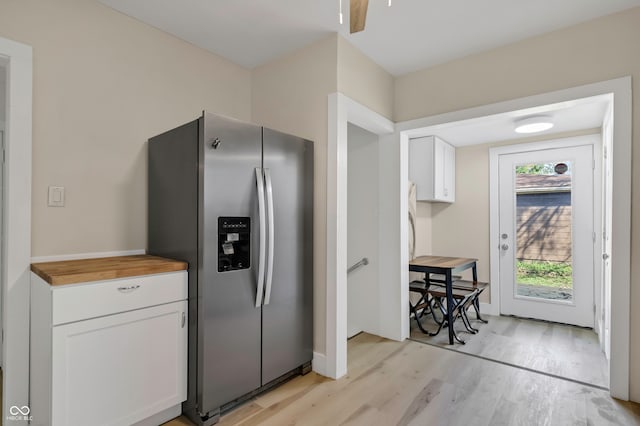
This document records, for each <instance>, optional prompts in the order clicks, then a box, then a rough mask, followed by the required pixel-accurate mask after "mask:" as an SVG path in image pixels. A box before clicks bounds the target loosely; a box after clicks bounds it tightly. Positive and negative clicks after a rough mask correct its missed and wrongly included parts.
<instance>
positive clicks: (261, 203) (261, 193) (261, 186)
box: [256, 167, 267, 308]
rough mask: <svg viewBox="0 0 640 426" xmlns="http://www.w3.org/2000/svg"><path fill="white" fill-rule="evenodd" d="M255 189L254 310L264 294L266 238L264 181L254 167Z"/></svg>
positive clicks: (260, 170)
mask: <svg viewBox="0 0 640 426" xmlns="http://www.w3.org/2000/svg"><path fill="white" fill-rule="evenodd" d="M256 187H257V189H258V216H259V220H260V243H259V245H260V247H259V251H258V289H257V291H256V308H259V307H260V306H262V296H263V293H264V262H265V248H266V244H267V243H266V241H265V240H266V237H267V229H266V228H267V226H266V225H267V223H266V222H267V219H266V217H265V211H264V180H263V179H262V169H261V168H260V167H256Z"/></svg>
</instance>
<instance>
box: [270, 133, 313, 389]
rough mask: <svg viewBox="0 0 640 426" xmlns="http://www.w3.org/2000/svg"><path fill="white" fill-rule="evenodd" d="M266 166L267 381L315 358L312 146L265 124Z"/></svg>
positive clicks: (308, 142)
mask: <svg viewBox="0 0 640 426" xmlns="http://www.w3.org/2000/svg"><path fill="white" fill-rule="evenodd" d="M263 167H264V170H265V177H267V185H266V193H267V196H268V195H269V192H271V193H272V197H273V199H272V201H273V225H274V227H273V236H274V239H273V251H272V252H271V253H268V255H267V258H268V259H269V258H270V256H271V255H272V256H273V276H272V280H271V285H269V277H267V280H266V281H267V284H266V294H265V305H264V306H263V308H262V384H263V385H264V384H266V383H268V382H270V381H272V380H274V379H276V378H278V377H279V376H281V375H283V374H285V373H287V372H289V371H290V370H292V369H294V368H296V367H298V366H300V365H302V364H304V363H306V362H309V361H311V358H312V356H313V144H312V143H311V142H310V141H307V140H304V139H300V138H297V137H294V136H290V135H285V134H282V133H279V132H276V131H274V130H270V129H266V128H265V129H263ZM269 180H270V181H271V182H270V183H271V187H269ZM267 204H269V202H267ZM270 233H271V232H269V234H270ZM269 245H270V244H268V246H269ZM269 269H270V268H269V260H267V272H268V271H269ZM269 292H270V294H269Z"/></svg>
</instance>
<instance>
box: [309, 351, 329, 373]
mask: <svg viewBox="0 0 640 426" xmlns="http://www.w3.org/2000/svg"><path fill="white" fill-rule="evenodd" d="M311 369H312V370H313V371H315V372H316V373H318V374H319V375H321V376H325V377H329V374H328V373H327V357H326V356H324V354H321V353H319V352H314V353H313V359H312V360H311Z"/></svg>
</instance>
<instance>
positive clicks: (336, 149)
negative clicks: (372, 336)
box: [313, 92, 402, 379]
mask: <svg viewBox="0 0 640 426" xmlns="http://www.w3.org/2000/svg"><path fill="white" fill-rule="evenodd" d="M348 123H352V124H355V125H356V126H359V127H362V128H363V129H365V130H368V131H369V132H371V133H373V134H376V135H378V136H379V137H380V143H381V144H382V143H383V142H385V141H386V142H391V144H392V143H393V140H394V138H393V131H394V123H393V122H392V121H391V120H389V119H387V118H386V117H383V116H382V115H380V114H378V113H377V112H375V111H373V110H371V109H369V108H367V107H365V106H364V105H362V104H360V103H358V102H356V101H354V100H353V99H351V98H349V97H347V96H345V95H344V94H342V93H340V92H336V93H331V94H329V96H328V139H327V182H326V183H327V230H326V232H327V234H326V237H327V251H326V254H327V263H326V274H327V275H326V302H325V303H326V307H325V315H326V317H325V327H326V329H325V337H326V340H325V345H326V347H325V354H324V355H323V354H321V353H318V352H314V353H313V370H314V371H316V372H317V373H319V374H322V375H323V376H327V377H331V378H333V379H338V378H340V377H342V376H344V375H345V374H347V267H348V265H347V204H348V200H347V170H348V161H347V139H348V138H347V124H348ZM383 135H386V136H383ZM391 144H389V145H391ZM386 268H387V269H391V272H390V273H391V275H392V276H394V275H395V267H394V266H393V264H392V263H391V264H389V266H387V267H386ZM384 272H385V271H381V273H384ZM380 282H381V283H382V282H386V283H387V285H386V286H385V287H384V288H380V289H379V290H380V291H379V295H380V297H383V296H382V295H383V294H387V293H390V294H391V295H392V296H395V295H396V285H395V283H394V282H393V281H383V280H382V279H381V280H380ZM395 308H396V305H395V304H394V305H393V306H391V311H390V312H386V313H385V312H383V309H381V315H382V316H384V318H385V321H380V322H381V324H383V323H385V324H384V325H385V326H388V327H391V328H393V326H394V324H395V325H398V327H396V328H398V329H399V328H400V327H399V324H400V323H401V321H402V320H401V312H400V311H398V310H397V309H395ZM387 319H388V321H386V320H387ZM396 323H397V324H396ZM382 328H383V327H382V325H381V330H380V335H382V336H384V337H389V338H392V339H393V338H395V339H397V340H400V339H401V338H402V337H401V336H400V333H398V334H397V336H394V335H393V334H392V333H385V331H384V330H383V329H382Z"/></svg>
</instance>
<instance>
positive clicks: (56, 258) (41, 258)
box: [31, 249, 146, 263]
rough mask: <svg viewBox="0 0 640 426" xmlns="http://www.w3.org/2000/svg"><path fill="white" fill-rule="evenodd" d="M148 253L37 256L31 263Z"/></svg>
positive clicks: (142, 251) (124, 252) (118, 252)
mask: <svg viewBox="0 0 640 426" xmlns="http://www.w3.org/2000/svg"><path fill="white" fill-rule="evenodd" d="M145 253H146V251H145V250H143V249H140V250H122V251H102V252H94V253H76V254H60V255H55V256H37V257H32V258H31V263H42V262H58V261H61V260H76V259H98V258H101V257H116V256H135V255H138V254H145Z"/></svg>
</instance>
